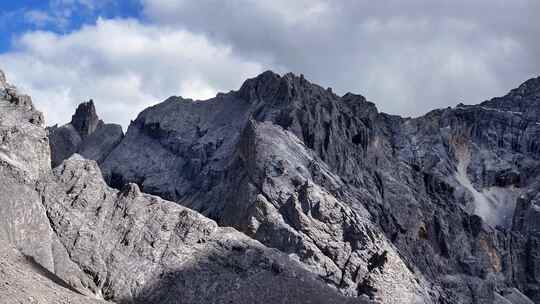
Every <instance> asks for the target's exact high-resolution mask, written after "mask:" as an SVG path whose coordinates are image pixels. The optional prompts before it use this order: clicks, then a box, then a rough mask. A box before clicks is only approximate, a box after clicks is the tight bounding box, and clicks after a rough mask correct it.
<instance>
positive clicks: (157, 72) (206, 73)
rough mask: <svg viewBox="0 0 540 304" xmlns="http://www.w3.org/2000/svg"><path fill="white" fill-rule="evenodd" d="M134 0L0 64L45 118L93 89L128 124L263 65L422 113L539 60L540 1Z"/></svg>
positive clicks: (105, 109) (514, 79) (33, 41)
mask: <svg viewBox="0 0 540 304" xmlns="http://www.w3.org/2000/svg"><path fill="white" fill-rule="evenodd" d="M139 1H140V5H141V7H142V10H143V12H142V13H143V17H142V19H141V20H130V19H106V18H100V19H98V20H97V22H95V24H91V25H86V26H82V27H81V28H79V29H75V30H71V32H68V33H63V34H59V33H53V32H50V31H30V32H27V33H26V34H24V35H22V36H19V37H17V38H16V40H15V43H14V48H13V49H12V50H10V51H9V52H7V53H4V54H0V68H3V69H5V70H6V72H7V73H8V76H9V77H10V78H11V80H12V82H13V83H16V84H18V85H19V86H22V87H23V89H24V90H26V91H27V92H29V93H30V94H31V95H32V96H33V97H34V99H35V102H36V104H37V105H38V107H39V108H40V109H43V110H44V111H45V113H46V116H47V120H48V123H50V124H52V123H64V122H67V121H68V120H69V118H70V115H71V113H72V112H73V109H74V107H75V106H76V104H77V103H79V102H81V101H84V100H87V99H89V98H93V99H94V100H95V101H96V103H97V106H98V111H99V112H101V114H102V116H103V117H104V119H105V120H107V121H110V122H119V123H121V124H123V125H124V126H126V125H127V124H128V122H129V120H130V119H133V118H134V117H135V116H136V115H137V113H138V112H139V111H140V110H142V109H143V108H144V107H146V106H148V105H151V104H154V103H156V102H159V101H161V100H163V99H165V98H166V97H168V96H170V95H182V96H184V97H193V98H208V97H211V96H213V95H214V94H215V93H216V92H217V91H229V90H231V89H236V88H238V87H239V86H240V84H241V82H242V81H243V80H244V79H245V78H247V77H251V76H254V75H255V74H257V73H259V72H261V71H262V70H266V69H272V70H275V71H277V72H281V73H284V72H289V71H292V72H295V73H303V74H305V75H306V77H307V78H308V79H310V80H312V81H314V82H316V83H319V84H321V85H323V86H331V87H333V88H334V91H336V92H338V93H345V92H347V91H352V92H355V93H360V94H363V95H365V96H366V97H367V98H368V99H370V100H372V101H374V102H376V103H377V105H378V106H379V109H381V110H382V111H385V112H389V113H394V114H400V115H413V116H414V115H420V114H423V113H425V112H427V111H429V110H431V109H433V108H436V107H445V106H448V105H455V104H457V103H459V102H464V103H478V102H481V101H483V100H484V99H486V98H489V97H493V96H497V95H502V94H504V93H506V91H508V90H509V89H511V88H513V87H515V86H517V85H518V84H519V83H521V82H522V81H524V80H526V79H528V78H530V77H533V76H536V75H538V73H540V57H539V56H538V55H537V54H540V40H538V37H540V19H538V18H536V16H535V13H536V12H538V11H540V2H538V1H536V0H515V1H492V0H477V1H468V0H454V1H446V0H442V1H437V3H435V2H433V1H431V0H429V1H428V0H410V1H407V2H406V3H404V2H403V1H398V0H388V1H384V2H382V1H379V2H373V1H364V0H359V1H352V0H351V1H348V0H344V1H327V0H298V1H286V0H274V1H252V0H233V1H186V0H139ZM114 3H115V2H114V1H110V0H99V1H88V0H51V1H50V2H49V7H50V8H51V9H49V10H48V11H47V12H40V11H35V12H33V13H30V12H27V18H28V21H30V20H32V21H33V22H34V23H36V24H45V23H51V22H53V20H56V21H59V20H60V21H62V20H65V22H66V23H67V24H69V22H70V20H71V19H70V18H72V17H71V16H73V14H74V13H81V12H91V13H89V14H90V15H91V16H96V15H100V14H101V13H102V12H103V11H106V9H105V8H107V7H111V5H114ZM4 19H5V18H4ZM0 21H2V18H0ZM0 23H1V22H0ZM57 23H58V24H62V22H57ZM38 28H39V27H38ZM61 32H64V31H61Z"/></svg>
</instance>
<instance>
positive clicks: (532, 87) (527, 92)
mask: <svg viewBox="0 0 540 304" xmlns="http://www.w3.org/2000/svg"><path fill="white" fill-rule="evenodd" d="M511 93H514V94H519V95H521V96H531V95H535V94H536V95H537V96H538V97H540V76H539V77H536V78H531V79H529V80H527V81H525V82H524V83H522V84H521V85H520V86H519V87H518V88H517V89H514V90H512V91H511Z"/></svg>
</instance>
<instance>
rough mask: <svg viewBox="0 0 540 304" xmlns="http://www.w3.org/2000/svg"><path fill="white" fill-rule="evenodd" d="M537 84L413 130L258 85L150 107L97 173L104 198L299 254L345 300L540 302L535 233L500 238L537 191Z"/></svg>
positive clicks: (422, 121) (297, 84)
mask: <svg viewBox="0 0 540 304" xmlns="http://www.w3.org/2000/svg"><path fill="white" fill-rule="evenodd" d="M538 82H539V80H538V79H532V80H530V81H527V82H526V83H524V84H523V85H522V86H520V87H519V88H518V89H516V90H513V91H512V92H510V93H509V94H508V95H507V96H505V97H502V98H496V99H493V100H491V101H487V102H485V103H482V104H480V105H477V106H465V105H459V106H457V107H455V108H447V109H441V110H435V111H432V112H430V113H428V114H426V115H425V116H422V117H419V118H415V119H410V118H401V117H398V116H391V115H387V114H384V113H379V112H378V111H377V109H376V107H375V105H374V104H372V103H370V102H368V101H366V100H365V98H364V97H362V96H360V95H355V94H351V93H348V94H346V95H344V96H342V97H340V96H337V95H335V94H334V93H332V92H331V90H329V89H327V90H325V89H323V88H321V87H319V86H317V85H314V84H311V83H309V82H308V81H307V80H306V79H304V78H303V77H302V76H300V77H298V76H295V75H293V74H286V75H284V76H279V75H277V74H274V73H272V72H265V73H263V74H261V75H259V76H258V77H256V78H253V79H250V80H247V81H246V82H245V83H244V84H243V86H242V87H241V88H240V90H239V91H236V92H231V93H228V94H218V96H216V97H215V98H213V99H210V100H206V101H193V100H189V99H182V98H180V97H171V98H169V99H167V100H166V101H164V102H163V103H161V104H158V105H156V106H154V107H151V108H148V109H147V110H145V111H143V112H142V113H141V114H140V115H139V116H138V117H137V119H136V120H135V121H134V122H133V123H132V124H131V125H130V127H129V129H128V132H127V134H126V136H125V138H124V139H123V140H122V142H121V143H120V144H119V145H118V146H117V147H116V148H115V149H114V150H113V151H112V152H111V153H110V154H109V156H108V157H107V159H106V160H105V161H104V162H103V163H102V164H101V167H102V169H103V172H104V174H105V176H106V179H107V180H108V182H109V183H110V184H111V185H113V186H116V187H121V186H122V185H123V184H125V183H127V182H133V183H137V184H138V185H139V186H140V187H141V188H142V190H143V191H144V192H148V193H153V194H157V195H159V196H161V197H163V198H167V199H170V200H174V201H177V202H179V203H180V204H182V205H185V206H187V207H189V208H192V209H195V210H198V211H200V212H202V213H203V214H205V215H207V216H209V217H211V218H213V219H215V220H217V221H218V223H219V224H220V225H223V226H233V227H236V228H237V229H239V230H241V231H243V232H245V233H246V234H248V235H250V236H251V237H253V238H255V239H257V240H259V241H261V242H262V243H264V244H266V245H267V246H270V247H273V248H277V249H279V250H280V251H282V252H286V253H288V254H293V255H295V256H297V257H298V258H299V259H300V260H301V261H302V262H303V263H305V264H306V265H307V266H308V267H309V268H310V269H311V271H313V272H315V273H317V274H318V275H319V276H321V278H323V279H324V280H325V281H327V282H328V283H330V284H332V285H335V286H336V287H338V288H339V289H341V291H342V292H343V293H345V294H347V295H352V296H354V295H362V294H365V295H369V296H370V297H373V298H378V299H380V300H382V301H384V302H386V303H399V302H400V301H401V302H403V303H410V302H411V301H414V300H415V299H416V300H418V301H425V302H437V301H439V302H443V303H493V302H494V301H496V300H497V299H500V298H501V297H502V296H501V294H509V293H510V292H509V291H507V290H512V292H513V293H516V292H517V293H519V292H518V291H517V290H516V289H511V288H512V287H517V288H519V290H521V291H522V292H524V293H526V294H527V295H528V296H529V297H531V299H533V300H534V301H535V302H537V303H540V295H539V294H538V292H537V290H538V286H539V281H538V280H537V279H536V278H535V276H534V272H532V273H533V276H532V277H531V273H529V272H530V270H529V269H531V265H536V263H537V262H536V261H538V255H536V254H535V252H536V251H535V250H537V248H538V246H537V245H535V244H536V243H534V240H536V238H535V237H534V234H535V231H534V229H529V225H525V226H524V227H517V226H516V224H514V225H512V221H514V223H515V222H516V217H513V211H514V205H515V201H516V199H517V198H518V197H519V196H520V195H521V194H522V193H525V192H526V191H527V189H531V191H533V192H534V189H537V187H536V186H534V184H535V183H534V181H536V180H538V168H539V167H538V140H539V138H540V137H538V136H537V135H538V131H539V130H540V125H539V124H538V123H537V121H538V118H540V117H539V116H538V115H536V114H535V113H538V109H539V105H538V99H539V97H538V88H539V87H540V86H538ZM524 113H526V114H524ZM519 205H520V208H518V209H519V210H520V211H519V212H520V213H519V214H525V215H520V216H521V217H525V218H529V216H532V215H533V214H534V211H532V210H531V208H532V207H530V206H531V205H534V204H531V203H528V204H527V203H521V204H519ZM516 214H517V212H516ZM516 216H517V215H516ZM512 218H514V220H512ZM516 244H518V245H516ZM526 248H531V249H526ZM533 248H534V249H533ZM531 263H532V264H531ZM527 265H528V266H527ZM428 282H429V283H428ZM509 288H510V289H509ZM400 295H405V296H402V297H401V299H400Z"/></svg>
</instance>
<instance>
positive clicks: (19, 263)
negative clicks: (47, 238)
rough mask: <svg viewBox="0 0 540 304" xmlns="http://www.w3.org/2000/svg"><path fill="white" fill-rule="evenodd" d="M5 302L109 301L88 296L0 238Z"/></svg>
mask: <svg viewBox="0 0 540 304" xmlns="http://www.w3.org/2000/svg"><path fill="white" fill-rule="evenodd" d="M0 270H1V271H0V297H1V300H0V302H1V303H6V304H11V303H64V304H83V303H85V304H89V303H95V304H98V303H102V304H105V303H107V302H105V301H100V300H95V299H91V298H89V297H85V296H83V295H81V294H79V293H77V292H76V291H74V290H71V287H70V286H69V285H67V284H66V283H65V282H63V281H62V280H60V279H59V278H58V277H56V276H55V275H54V274H52V273H50V272H49V271H48V270H46V269H44V268H43V266H41V265H40V264H37V263H36V262H35V261H34V260H33V259H32V258H29V257H26V256H24V255H23V254H21V253H20V252H19V251H18V250H17V249H15V248H13V247H12V245H10V244H7V243H4V242H2V241H0Z"/></svg>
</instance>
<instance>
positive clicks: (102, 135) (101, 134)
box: [47, 100, 124, 167]
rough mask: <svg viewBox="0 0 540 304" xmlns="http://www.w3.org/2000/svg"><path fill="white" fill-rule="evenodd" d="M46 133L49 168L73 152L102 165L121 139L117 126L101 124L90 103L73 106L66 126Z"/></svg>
mask: <svg viewBox="0 0 540 304" xmlns="http://www.w3.org/2000/svg"><path fill="white" fill-rule="evenodd" d="M47 130H48V132H49V143H50V148H51V159H52V166H53V167H56V166H58V165H60V163H62V161H63V160H64V159H67V158H69V157H70V156H71V155H73V154H75V153H78V154H80V155H83V156H84V157H86V158H88V159H92V160H95V161H97V162H102V161H103V160H104V159H105V157H106V156H107V155H108V154H109V153H110V152H111V151H112V149H113V148H114V147H116V145H118V143H119V142H120V140H122V138H123V137H124V132H123V131H122V127H121V126H120V125H117V124H105V123H103V121H102V120H100V119H99V117H98V116H97V114H96V108H95V105H94V102H93V101H92V100H90V101H88V102H84V103H81V104H80V105H79V106H78V107H77V110H76V111H75V114H73V116H72V118H71V122H70V123H68V124H66V125H63V126H61V127H58V126H57V125H55V126H52V127H49V128H47Z"/></svg>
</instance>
